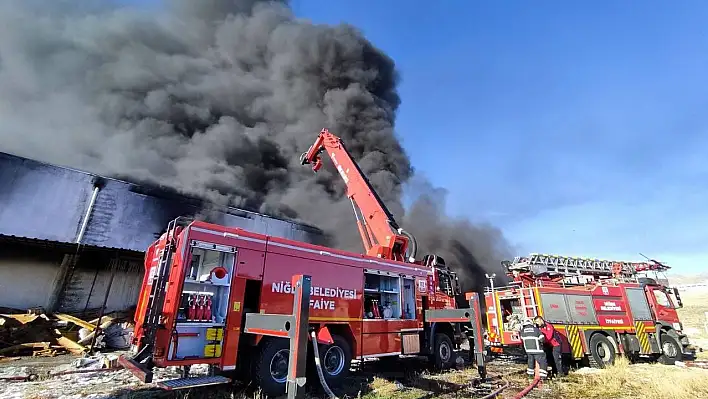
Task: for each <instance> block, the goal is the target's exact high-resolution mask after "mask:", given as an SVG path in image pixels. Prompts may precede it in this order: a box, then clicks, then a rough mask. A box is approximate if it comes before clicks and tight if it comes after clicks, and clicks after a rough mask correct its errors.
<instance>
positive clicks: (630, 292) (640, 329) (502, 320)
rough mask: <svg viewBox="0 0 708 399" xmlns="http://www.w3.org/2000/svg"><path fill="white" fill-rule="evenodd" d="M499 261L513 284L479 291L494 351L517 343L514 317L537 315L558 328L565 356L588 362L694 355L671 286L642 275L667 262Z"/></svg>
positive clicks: (658, 269) (537, 258) (539, 257)
mask: <svg viewBox="0 0 708 399" xmlns="http://www.w3.org/2000/svg"><path fill="white" fill-rule="evenodd" d="M503 264H504V266H505V267H506V269H507V274H508V275H509V276H510V277H511V278H512V279H513V283H512V284H511V285H509V286H504V287H494V286H491V287H489V288H488V290H487V293H486V294H485V302H486V307H487V309H486V310H487V329H488V331H487V335H488V340H489V343H490V345H491V350H492V351H493V352H502V351H505V350H509V351H513V350H514V349H518V348H520V347H521V345H522V343H521V340H520V338H519V332H518V326H519V323H520V322H521V321H522V319H524V318H531V317H535V316H537V315H540V316H541V317H543V318H544V319H545V320H546V321H548V322H550V323H552V324H553V325H554V326H555V327H556V329H557V330H558V331H559V333H560V334H561V336H562V343H561V346H562V352H563V353H564V355H565V356H566V357H568V358H571V359H574V360H576V361H587V362H588V363H589V364H590V365H591V366H594V367H604V366H605V365H608V364H611V363H613V362H614V359H615V357H616V356H617V355H618V354H624V355H626V356H628V357H629V358H630V359H635V358H638V357H640V356H642V357H650V358H653V359H655V360H659V361H661V362H663V363H667V364H673V362H675V361H677V360H681V359H682V358H683V356H685V355H692V354H693V352H691V351H690V350H689V349H688V348H689V341H688V338H687V337H686V335H685V334H684V333H683V326H682V324H681V321H680V320H679V317H678V314H677V312H676V309H678V308H681V307H682V304H681V298H680V296H679V293H678V290H677V289H676V288H669V287H667V286H666V285H664V284H662V282H661V281H660V280H659V279H658V278H651V277H649V276H648V275H649V274H651V273H653V274H654V275H656V274H657V273H662V272H665V271H666V270H668V269H669V267H668V266H666V265H664V264H662V263H660V262H657V261H653V260H652V261H647V262H624V261H611V260H596V259H582V258H574V257H567V256H554V255H541V254H531V255H530V256H525V257H517V258H515V259H514V260H513V261H511V262H509V261H505V262H503Z"/></svg>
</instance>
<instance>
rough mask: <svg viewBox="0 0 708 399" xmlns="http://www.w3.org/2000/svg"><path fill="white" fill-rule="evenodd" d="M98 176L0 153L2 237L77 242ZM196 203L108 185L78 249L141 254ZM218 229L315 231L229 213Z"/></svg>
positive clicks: (294, 234) (304, 234)
mask: <svg viewBox="0 0 708 399" xmlns="http://www.w3.org/2000/svg"><path fill="white" fill-rule="evenodd" d="M95 178H96V176H94V175H91V174H88V173H84V172H80V171H76V170H71V169H66V168H61V167H57V166H53V165H47V164H43V163H39V162H36V161H32V160H29V159H25V158H20V157H16V156H13V155H8V154H4V153H0V187H1V188H2V189H0V235H9V236H18V237H26V238H36V239H43V240H51V241H57V242H75V240H76V238H77V235H78V234H79V230H80V226H81V222H82V220H83V218H84V215H85V214H86V210H87V208H88V205H89V202H90V199H91V194H92V191H93V188H94V185H93V181H94V179H95ZM199 210H200V207H199V205H198V204H194V201H191V203H190V201H189V200H187V199H186V198H184V197H180V196H177V195H172V194H168V193H167V192H165V191H160V190H148V189H145V188H143V187H140V186H136V185H133V184H130V183H126V182H124V181H120V180H112V179H106V180H105V185H104V187H103V188H102V189H101V190H100V191H99V192H98V196H97V198H96V202H95V205H94V208H93V210H92V213H91V218H90V219H89V223H88V226H87V229H86V232H85V235H84V237H83V240H82V243H84V244H89V245H96V246H101V247H109V248H120V249H125V250H132V251H144V250H145V248H147V246H148V245H150V243H151V242H153V241H154V240H155V238H156V237H158V236H159V234H160V233H161V232H162V231H163V229H164V228H165V227H166V226H167V223H169V221H170V220H172V219H174V218H176V217H178V216H192V215H194V214H196V213H198V212H199ZM215 214H216V217H217V219H219V220H217V223H220V224H223V225H227V226H233V227H242V228H245V229H249V230H251V231H255V232H258V233H263V234H269V235H273V236H278V237H284V238H289V239H294V240H298V241H305V242H315V243H316V242H320V240H321V232H319V230H317V229H315V228H313V227H309V226H304V225H301V224H298V223H293V222H290V221H286V220H280V219H277V218H272V217H269V216H265V215H261V214H257V213H253V212H247V211H242V210H239V209H229V210H228V211H227V212H215Z"/></svg>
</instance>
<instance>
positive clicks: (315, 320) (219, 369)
mask: <svg viewBox="0 0 708 399" xmlns="http://www.w3.org/2000/svg"><path fill="white" fill-rule="evenodd" d="M325 151H326V153H327V154H328V155H329V157H330V158H331V160H332V161H333V163H334V166H335V168H336V169H337V170H338V171H339V173H340V174H341V177H342V179H343V180H344V182H345V183H346V188H347V196H348V197H349V199H350V200H351V202H352V205H353V207H354V210H355V215H356V220H357V225H358V228H359V231H360V233H361V235H362V240H363V243H364V247H365V249H366V252H367V254H366V255H361V254H356V253H351V252H345V251H340V250H335V249H331V248H326V247H322V246H316V245H311V244H307V243H303V242H297V241H291V240H287V239H283V238H278V237H272V236H266V235H262V234H256V233H252V232H249V231H246V230H243V229H239V228H230V227H224V226H220V225H215V224H210V223H205V222H201V221H189V220H187V221H184V220H181V219H178V220H175V221H173V222H172V223H171V224H170V225H169V226H168V229H167V232H166V233H164V234H163V235H162V236H161V237H160V238H159V239H158V240H157V241H156V242H155V243H153V244H152V245H151V246H150V247H149V248H148V250H147V254H146V257H145V269H146V270H145V276H144V280H143V286H142V291H141V294H140V297H139V300H138V306H137V310H136V316H135V322H136V326H135V332H134V337H133V342H132V344H133V347H132V352H133V353H132V355H131V356H124V357H121V359H120V362H121V364H123V365H124V366H126V367H127V368H128V369H130V370H131V371H133V373H134V374H135V375H136V376H138V377H139V378H141V380H143V381H146V382H149V381H150V380H151V379H152V369H153V367H166V366H183V367H184V374H185V375H184V376H183V377H184V378H181V379H179V380H174V381H168V382H163V383H162V385H163V387H166V388H171V389H174V388H180V387H194V386H199V385H208V384H215V383H223V382H227V381H228V380H227V379H224V377H223V374H225V373H224V372H227V371H233V372H240V373H239V374H240V377H241V378H248V379H249V380H253V381H255V382H256V383H257V384H258V385H259V386H260V388H261V389H262V390H263V391H264V392H265V393H266V394H268V395H280V394H282V393H283V392H284V391H285V387H286V380H287V381H288V387H289V386H290V385H289V384H290V383H291V382H292V381H291V380H290V378H291V375H290V374H288V362H289V361H290V360H289V359H292V356H293V354H292V353H290V350H289V348H291V347H290V346H289V341H288V339H286V338H285V337H287V336H288V333H287V332H285V331H284V330H282V329H281V330H277V329H276V328H271V329H269V330H268V329H266V328H265V327H255V326H253V325H251V326H249V325H248V320H250V319H254V320H255V317H252V316H251V317H250V319H249V316H248V315H263V314H265V315H286V314H289V313H290V312H291V309H293V303H294V295H293V290H294V287H293V286H292V284H291V279H292V277H293V275H296V274H297V275H307V276H311V286H310V289H309V293H308V294H309V296H308V298H310V299H309V305H310V306H309V311H308V312H309V314H308V322H307V323H309V332H315V335H316V337H317V345H318V347H317V348H318V349H319V353H320V363H321V371H322V374H323V377H324V378H323V379H324V380H325V382H326V384H325V385H328V386H332V385H337V384H339V383H341V382H342V380H343V378H344V377H345V376H346V375H347V373H348V371H349V366H350V362H351V361H352V359H358V360H361V359H365V358H376V357H383V356H399V355H423V356H427V357H429V358H430V359H432V360H433V361H434V363H435V364H436V366H438V367H440V368H446V367H449V366H451V365H452V364H453V363H454V360H455V358H454V356H453V351H454V349H456V347H457V346H458V345H459V344H460V343H461V342H462V341H463V339H464V335H465V334H467V335H472V334H473V333H474V332H475V331H476V332H477V333H476V335H475V336H474V339H470V346H471V347H473V348H474V350H475V360H476V362H477V365H478V366H479V371H480V373H481V374H483V373H484V359H483V356H482V353H483V348H482V346H483V342H482V338H481V337H482V335H483V332H482V324H481V316H480V311H479V302H478V298H477V296H476V293H469V294H467V299H468V300H469V302H468V303H461V304H459V307H458V306H456V305H457V304H456V302H455V300H454V299H453V298H455V297H456V296H459V294H461V292H460V289H459V284H458V282H457V277H456V276H455V273H454V272H452V271H451V270H450V269H449V268H448V267H447V266H445V263H444V260H443V259H442V258H441V257H439V256H436V255H427V256H425V257H424V258H423V259H422V260H416V259H415V256H416V248H415V240H414V239H413V237H412V236H411V235H410V234H407V233H406V232H405V231H403V230H402V229H401V228H399V227H398V225H397V224H396V222H395V221H394V219H393V216H392V215H391V214H390V212H389V211H388V210H387V209H386V207H385V206H384V204H383V203H382V202H381V200H380V199H379V198H378V196H377V195H376V193H375V191H374V190H373V189H372V188H371V186H370V184H369V182H368V181H367V179H366V178H365V177H364V175H363V174H362V172H361V171H360V170H359V168H358V166H357V165H356V163H355V162H354V161H353V160H352V158H351V157H350V155H349V153H348V152H347V150H346V149H345V148H344V146H343V144H342V142H341V140H340V139H339V138H338V137H336V136H335V135H333V134H331V133H330V132H328V131H327V130H326V129H325V130H322V132H320V134H319V136H318V138H317V141H316V142H315V144H314V145H313V146H312V147H311V148H310V149H309V151H308V152H307V153H305V154H303V156H302V157H301V162H302V164H303V165H304V164H313V167H312V168H313V170H314V171H317V170H318V169H319V168H320V167H321V166H322V160H321V158H320V154H321V153H322V152H325ZM293 320H294V319H293ZM288 323H289V322H288ZM286 329H287V328H286ZM268 331H270V332H268ZM261 332H262V334H261ZM281 333H282V334H281ZM311 345H312V342H310V346H311ZM310 349H312V348H310ZM309 353H310V354H311V353H312V352H309ZM301 358H302V357H301ZM204 363H206V364H209V365H210V371H211V375H210V376H208V377H202V378H200V379H198V380H195V379H194V378H187V375H186V374H187V372H188V367H189V366H191V365H194V364H204Z"/></svg>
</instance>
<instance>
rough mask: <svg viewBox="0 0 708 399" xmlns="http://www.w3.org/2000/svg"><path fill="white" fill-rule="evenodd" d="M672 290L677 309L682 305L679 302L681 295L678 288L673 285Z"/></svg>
mask: <svg viewBox="0 0 708 399" xmlns="http://www.w3.org/2000/svg"><path fill="white" fill-rule="evenodd" d="M673 290H674V296H676V302H677V305H678V308H677V309H681V308H682V307H683V302H681V295H679V291H678V288H676V287H674V288H673Z"/></svg>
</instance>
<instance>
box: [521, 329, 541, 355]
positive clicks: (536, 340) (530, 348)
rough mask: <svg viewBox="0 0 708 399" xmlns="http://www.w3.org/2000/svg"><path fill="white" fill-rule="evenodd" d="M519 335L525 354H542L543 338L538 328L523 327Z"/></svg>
mask: <svg viewBox="0 0 708 399" xmlns="http://www.w3.org/2000/svg"><path fill="white" fill-rule="evenodd" d="M520 335H521V340H522V341H523V343H524V350H525V351H526V353H543V341H544V336H543V333H541V330H539V329H538V327H536V326H524V327H523V328H522V329H521V334H520Z"/></svg>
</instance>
